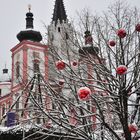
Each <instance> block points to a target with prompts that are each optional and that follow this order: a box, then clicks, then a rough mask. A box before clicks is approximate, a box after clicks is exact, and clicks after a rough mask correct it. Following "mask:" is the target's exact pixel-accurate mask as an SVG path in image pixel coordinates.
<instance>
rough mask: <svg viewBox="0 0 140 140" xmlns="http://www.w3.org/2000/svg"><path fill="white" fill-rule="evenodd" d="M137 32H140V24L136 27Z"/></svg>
mask: <svg viewBox="0 0 140 140" xmlns="http://www.w3.org/2000/svg"><path fill="white" fill-rule="evenodd" d="M135 30H136V31H138V32H140V23H139V24H137V25H136V27H135Z"/></svg>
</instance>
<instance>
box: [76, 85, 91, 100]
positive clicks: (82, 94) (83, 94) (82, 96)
mask: <svg viewBox="0 0 140 140" xmlns="http://www.w3.org/2000/svg"><path fill="white" fill-rule="evenodd" d="M89 94H91V90H90V89H89V88H88V87H81V88H80V89H79V90H78V96H79V98H80V99H86V98H87V97H88V96H89Z"/></svg>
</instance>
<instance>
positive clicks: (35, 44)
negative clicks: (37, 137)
mask: <svg viewBox="0 0 140 140" xmlns="http://www.w3.org/2000/svg"><path fill="white" fill-rule="evenodd" d="M30 10H31V8H30V7H29V11H28V12H27V14H26V29H25V30H23V31H20V32H19V33H18V34H17V39H18V40H19V44H17V45H16V46H15V47H13V48H12V49H11V52H12V83H11V92H12V93H11V94H12V97H13V102H15V101H16V100H17V98H18V96H19V95H21V92H23V90H24V88H25V87H26V85H27V83H29V82H30V81H31V79H32V78H33V77H34V75H35V73H38V72H39V73H41V75H42V76H43V77H44V79H45V80H47V79H48V57H47V46H46V45H44V44H42V43H41V40H42V36H41V34H40V32H38V31H35V30H34V24H33V20H34V18H33V13H32V12H31V11H30ZM25 95H26V94H25ZM27 95H28V93H27ZM26 98H27V97H25V96H21V97H20V99H19V100H18V101H17V102H16V105H15V106H14V108H13V109H14V110H15V112H19V109H23V108H24V104H25V100H26ZM18 115H19V117H20V115H21V114H20V113H19V114H18Z"/></svg>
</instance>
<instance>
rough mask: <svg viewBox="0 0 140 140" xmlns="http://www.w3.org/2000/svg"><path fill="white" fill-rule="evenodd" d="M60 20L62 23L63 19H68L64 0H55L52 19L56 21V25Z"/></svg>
mask: <svg viewBox="0 0 140 140" xmlns="http://www.w3.org/2000/svg"><path fill="white" fill-rule="evenodd" d="M58 20H59V21H60V23H62V21H66V20H67V15H66V11H65V7H64V3H63V0H56V1H55V7H54V13H53V18H52V21H54V22H55V25H56V24H57V22H58Z"/></svg>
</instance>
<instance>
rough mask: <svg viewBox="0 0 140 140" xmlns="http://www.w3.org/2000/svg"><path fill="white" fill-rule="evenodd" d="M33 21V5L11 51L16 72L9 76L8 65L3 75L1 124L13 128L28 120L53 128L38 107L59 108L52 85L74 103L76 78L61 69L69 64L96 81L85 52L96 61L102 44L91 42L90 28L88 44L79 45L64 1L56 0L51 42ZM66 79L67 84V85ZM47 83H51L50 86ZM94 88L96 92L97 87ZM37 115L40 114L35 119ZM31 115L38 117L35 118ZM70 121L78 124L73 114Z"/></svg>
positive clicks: (50, 31)
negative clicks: (44, 41) (53, 94)
mask: <svg viewBox="0 0 140 140" xmlns="http://www.w3.org/2000/svg"><path fill="white" fill-rule="evenodd" d="M33 21H34V15H33V13H32V11H31V7H30V6H29V8H28V12H27V13H26V29H25V30H23V31H20V32H19V33H18V34H17V39H18V41H19V42H18V43H17V45H15V46H14V47H13V48H12V49H11V50H10V51H11V53H12V73H11V75H9V73H8V69H7V68H6V67H5V68H4V69H3V75H2V76H1V77H0V120H1V122H0V123H1V124H0V125H1V126H7V127H9V126H13V125H15V124H19V123H20V122H22V120H23V121H25V120H26V121H27V123H28V124H30V123H33V122H37V124H40V123H41V124H45V125H46V127H49V126H50V125H51V123H52V121H51V120H50V119H48V120H46V119H45V120H44V119H43V118H44V116H42V113H41V112H40V111H39V110H40V109H41V108H39V109H36V106H37V103H39V104H40V106H43V107H44V108H45V110H50V109H52V108H54V109H56V110H57V109H59V108H57V106H56V105H55V99H53V98H51V96H50V94H51V93H50V89H49V88H50V87H51V91H52V92H54V93H60V92H63V93H65V96H66V95H67V97H68V99H69V101H71V102H73V103H74V100H73V97H72V96H71V95H70V88H69V83H70V82H72V84H73V85H74V84H75V83H74V82H73V81H72V78H74V75H71V78H69V79H70V80H69V81H67V79H66V78H67V76H68V72H69V71H67V70H66V71H63V75H62V72H60V71H61V70H63V68H64V67H66V66H67V67H71V73H72V72H73V71H75V72H74V73H78V74H79V75H81V77H84V78H87V79H89V84H93V81H92V80H91V79H92V73H93V68H92V66H91V64H89V63H87V58H86V57H85V56H86V55H85V53H88V54H89V55H90V57H91V59H94V60H96V53H97V54H98V51H99V50H98V47H93V46H92V45H91V44H92V36H91V34H90V32H89V31H88V30H87V31H86V32H85V45H87V46H84V47H82V48H77V47H75V43H76V41H74V29H73V27H72V25H71V24H70V23H69V22H68V19H67V15H66V11H65V7H64V3H63V0H56V1H55V6H54V11H53V17H52V21H51V24H50V25H49V26H48V38H47V40H48V43H47V44H44V43H43V41H42V35H41V33H40V32H39V31H36V30H34V23H33ZM77 54H78V55H77ZM62 60H64V61H62ZM101 61H102V62H103V61H104V60H101ZM97 63H99V62H97ZM103 63H104V62H103ZM79 65H81V67H83V69H81V70H79V69H78V68H77V67H78V66H79ZM58 71H59V72H58ZM66 81H67V84H65V88H63V85H64V83H65V82H66ZM94 84H95V83H94ZM46 85H48V86H47V88H46ZM91 90H92V88H91ZM93 91H94V92H95V89H94V90H93ZM100 92H102V91H100ZM36 93H38V94H36ZM33 96H34V97H33ZM33 102H34V104H33ZM92 110H93V111H94V112H95V111H96V108H95V107H93V108H92ZM42 111H43V110H42ZM69 113H70V114H69V116H71V115H72V116H73V115H74V112H73V108H72V109H71V110H70V112H69ZM35 116H38V117H36V118H34V117H35ZM31 118H34V119H32V121H31ZM28 120H29V121H28ZM69 120H70V123H71V124H75V123H77V121H76V120H75V119H74V117H69ZM92 120H93V122H96V116H95V115H94V116H92ZM93 128H94V129H95V128H96V126H95V125H94V126H93Z"/></svg>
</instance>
